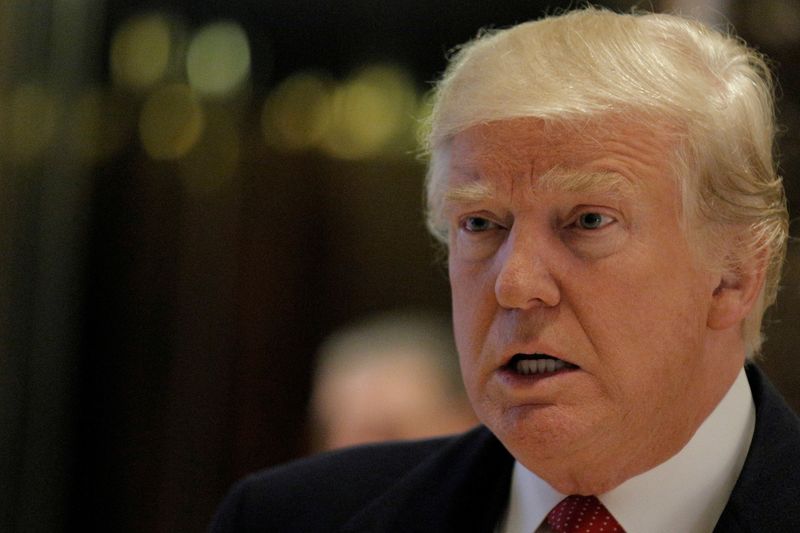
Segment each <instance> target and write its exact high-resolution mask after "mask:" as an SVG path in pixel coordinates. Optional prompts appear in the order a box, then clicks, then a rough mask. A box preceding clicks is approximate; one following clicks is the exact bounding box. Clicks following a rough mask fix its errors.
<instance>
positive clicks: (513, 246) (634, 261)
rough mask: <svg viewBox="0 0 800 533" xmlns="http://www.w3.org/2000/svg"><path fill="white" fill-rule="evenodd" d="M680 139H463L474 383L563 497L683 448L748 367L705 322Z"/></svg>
mask: <svg viewBox="0 0 800 533" xmlns="http://www.w3.org/2000/svg"><path fill="white" fill-rule="evenodd" d="M671 149H672V148H671V147H670V145H669V141H668V140H667V138H666V136H664V137H663V138H662V136H661V135H659V134H658V133H656V132H655V131H654V129H652V128H651V129H646V128H644V127H641V126H636V125H631V124H624V123H617V124H614V125H613V126H609V127H606V128H599V127H596V126H592V125H582V127H581V129H578V128H577V127H573V128H567V127H565V126H553V125H550V126H547V127H546V128H545V127H544V125H543V124H542V123H541V122H540V121H537V120H534V119H518V120H510V121H499V122H493V123H490V124H485V125H480V126H476V127H473V128H471V129H468V130H466V131H464V132H462V133H460V134H458V135H457V136H456V137H455V138H454V139H453V142H452V146H451V151H450V155H449V157H450V165H449V172H448V176H447V180H448V183H447V185H448V193H447V197H446V200H445V212H444V216H445V217H446V219H447V221H448V225H449V248H450V250H449V253H450V255H449V272H450V281H451V285H452V299H453V315H454V325H455V334H456V341H457V345H458V349H459V353H460V358H461V366H462V373H463V376H464V381H465V385H466V388H467V391H468V393H469V396H470V399H471V401H472V403H473V406H474V408H475V410H476V413H477V414H478V416H479V418H480V419H481V420H482V421H483V422H484V423H485V424H486V425H487V426H488V427H489V428H490V429H491V430H492V431H493V432H494V433H495V434H496V435H497V436H498V437H499V438H500V440H501V441H502V442H503V443H504V444H505V446H506V447H507V448H508V449H509V450H510V451H511V453H512V454H513V455H514V456H515V457H516V458H517V459H518V460H519V461H521V462H522V463H523V464H524V465H525V466H527V467H528V468H529V469H531V470H533V471H535V472H536V473H537V474H539V475H540V476H541V477H543V478H544V479H545V480H547V481H548V482H550V483H551V484H552V485H554V486H555V487H556V488H557V489H558V490H560V491H561V492H564V493H594V494H597V493H600V492H604V491H606V490H609V489H611V488H613V487H614V486H616V485H618V484H619V483H620V482H622V481H624V480H625V479H627V478H629V477H631V476H633V475H636V474H638V473H640V472H642V471H644V470H647V469H649V468H651V467H653V466H655V465H656V464H659V463H660V462H663V461H664V460H666V459H667V458H669V457H670V456H672V455H673V454H674V453H676V452H677V451H678V450H680V448H681V447H683V445H684V444H685V443H686V442H687V441H688V439H689V438H690V437H691V436H692V434H693V433H694V431H695V430H696V429H697V427H698V426H699V424H700V423H701V422H702V420H703V419H704V418H705V417H706V416H707V415H708V414H709V413H710V411H711V410H712V409H713V407H714V406H715V405H716V404H717V402H718V401H719V400H720V398H721V397H722V395H724V393H725V391H727V388H728V387H729V386H730V384H731V383H732V381H733V379H734V378H735V376H736V373H737V372H738V369H739V368H741V364H742V358H741V357H738V356H737V354H724V355H720V354H722V353H723V350H719V349H716V346H714V344H715V343H717V338H716V337H715V335H716V333H714V332H710V330H709V328H708V327H707V320H708V313H709V309H710V306H711V302H712V295H713V293H714V291H715V289H716V288H717V286H718V284H719V276H718V275H717V276H715V275H714V274H713V273H711V272H710V271H708V270H707V269H704V268H702V267H701V266H700V264H699V262H698V261H697V260H696V258H695V257H696V254H693V253H692V251H691V249H690V246H689V244H688V243H687V240H686V238H685V235H684V231H683V230H682V228H681V222H680V221H681V208H680V197H679V190H678V185H677V183H676V181H675V179H674V178H673V177H672V176H671V174H670V170H669V162H668V160H667V155H668V154H669V153H670V151H671ZM534 368H535V369H536V371H535V373H534V371H533V369H534Z"/></svg>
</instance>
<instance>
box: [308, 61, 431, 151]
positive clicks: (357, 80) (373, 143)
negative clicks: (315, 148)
mask: <svg viewBox="0 0 800 533" xmlns="http://www.w3.org/2000/svg"><path fill="white" fill-rule="evenodd" d="M415 112H416V91H415V88H414V84H413V82H412V81H411V77H410V76H409V75H408V74H407V73H406V72H405V71H404V70H402V69H400V68H398V67H396V66H392V65H373V66H368V67H365V68H363V69H362V70H361V71H360V72H358V73H357V74H356V75H354V76H353V77H352V78H351V79H350V80H348V81H347V82H346V83H344V84H342V85H341V86H339V87H338V88H337V89H336V91H335V92H334V94H333V102H332V106H331V127H330V128H328V129H327V131H326V135H325V137H324V139H323V140H322V149H323V150H324V151H325V152H327V153H328V154H329V155H331V156H334V157H338V158H342V159H361V158H366V157H373V156H376V155H378V154H379V153H381V152H384V153H385V151H387V149H388V151H395V152H398V151H400V152H402V151H403V150H407V149H408V147H409V139H410V140H412V141H413V135H414V127H413V125H414V120H413V116H414V114H415ZM392 149H393V150H392Z"/></svg>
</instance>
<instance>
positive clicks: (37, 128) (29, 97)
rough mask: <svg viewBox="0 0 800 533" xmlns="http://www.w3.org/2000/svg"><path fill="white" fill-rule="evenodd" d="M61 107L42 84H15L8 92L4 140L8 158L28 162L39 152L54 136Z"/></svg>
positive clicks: (42, 151) (38, 154) (44, 148)
mask: <svg viewBox="0 0 800 533" xmlns="http://www.w3.org/2000/svg"><path fill="white" fill-rule="evenodd" d="M60 112H61V110H60V109H59V105H58V102H57V101H56V99H55V97H54V96H53V95H52V94H51V93H50V92H48V90H47V89H46V88H45V87H44V86H42V85H36V84H28V85H22V86H20V87H17V88H16V89H14V90H13V91H12V93H11V94H10V95H9V101H8V111H7V113H8V117H7V118H6V120H8V126H9V127H8V135H9V138H8V139H6V140H4V144H5V148H6V150H8V154H9V157H10V158H11V159H12V160H14V161H18V162H20V161H29V160H31V159H33V158H35V157H38V156H41V155H43V153H44V151H45V150H46V149H47V147H48V146H49V145H50V143H51V142H52V141H53V139H54V137H55V132H56V126H57V123H58V117H59V114H60Z"/></svg>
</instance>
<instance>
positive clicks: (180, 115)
mask: <svg viewBox="0 0 800 533" xmlns="http://www.w3.org/2000/svg"><path fill="white" fill-rule="evenodd" d="M203 125H204V116H203V109H202V108H201V107H200V104H199V103H198V102H197V99H196V98H195V97H194V95H193V94H192V91H191V89H190V88H189V87H188V86H186V85H183V84H178V83H175V84H170V85H166V86H164V87H161V88H160V89H158V90H156V91H154V92H153V93H152V94H151V95H150V96H149V97H148V98H147V100H146V101H145V103H144V105H143V106H142V112H141V115H140V117H139V135H140V137H141V141H142V145H143V146H144V149H145V150H146V151H147V153H148V154H149V155H150V157H152V158H153V159H178V158H179V157H181V156H184V155H186V154H187V153H188V152H189V150H191V149H192V147H193V146H194V145H195V143H196V142H197V141H198V139H199V138H200V135H201V134H202V132H203Z"/></svg>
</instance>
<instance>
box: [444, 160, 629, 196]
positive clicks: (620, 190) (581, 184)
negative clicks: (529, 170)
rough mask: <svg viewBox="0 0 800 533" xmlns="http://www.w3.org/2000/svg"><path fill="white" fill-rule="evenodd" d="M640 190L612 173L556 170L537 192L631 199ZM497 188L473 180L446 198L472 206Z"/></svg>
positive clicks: (543, 178)
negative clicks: (626, 197)
mask: <svg viewBox="0 0 800 533" xmlns="http://www.w3.org/2000/svg"><path fill="white" fill-rule="evenodd" d="M636 188H637V187H636V186H635V185H634V184H633V183H632V182H631V181H630V180H628V179H627V178H625V177H624V176H623V175H622V174H620V173H618V172H611V171H599V172H573V171H565V170H563V169H558V168H554V169H552V170H550V171H548V172H547V173H545V174H544V175H542V176H540V177H539V179H538V180H537V186H536V190H539V191H545V192H570V193H583V194H606V195H610V196H623V197H624V196H630V195H631V194H633V192H634V190H635V189H636ZM495 196H496V194H495V190H494V187H491V186H489V185H487V184H486V183H483V182H480V181H471V182H469V183H465V184H462V185H458V186H456V187H451V188H449V189H448V190H447V191H445V194H444V199H445V201H448V202H455V203H473V202H479V201H481V200H487V199H491V198H493V197H495Z"/></svg>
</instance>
